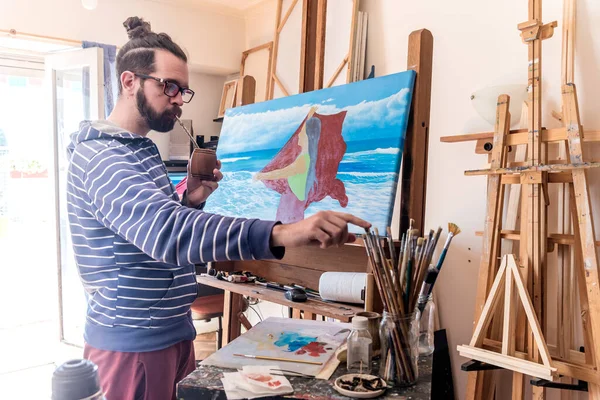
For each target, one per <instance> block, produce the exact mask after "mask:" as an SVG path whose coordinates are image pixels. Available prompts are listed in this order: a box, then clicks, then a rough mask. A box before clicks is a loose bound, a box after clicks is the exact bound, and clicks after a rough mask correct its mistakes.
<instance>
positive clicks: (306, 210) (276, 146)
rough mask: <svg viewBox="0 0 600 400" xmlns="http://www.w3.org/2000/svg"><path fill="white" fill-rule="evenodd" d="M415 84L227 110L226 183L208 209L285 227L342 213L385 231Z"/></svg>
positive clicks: (392, 78) (409, 76)
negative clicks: (326, 212)
mask: <svg viewBox="0 0 600 400" xmlns="http://www.w3.org/2000/svg"><path fill="white" fill-rule="evenodd" d="M413 82H414V73H413V72H412V71H408V72H403V73H399V74H394V75H388V76H385V77H381V78H375V79H369V80H366V81H361V82H357V83H352V84H348V85H343V86H338V87H334V88H330V89H324V90H319V91H315V92H310V93H305V94H300V95H295V96H290V97H285V98H281V99H277V100H272V101H268V102H263V103H257V104H253V105H249V106H244V107H238V108H233V109H230V110H228V112H227V114H226V117H225V121H224V123H223V129H222V132H221V137H220V139H219V146H218V150H217V156H218V158H219V159H220V160H221V162H222V172H223V175H224V178H223V181H222V182H221V183H220V185H219V189H218V190H217V191H216V192H215V193H213V195H212V196H211V197H210V198H209V200H208V201H207V204H206V207H205V210H206V211H208V212H211V213H217V214H222V215H228V216H237V217H246V218H261V219H268V220H275V219H279V220H283V222H293V220H294V219H295V220H297V219H298V218H299V219H302V218H306V217H308V216H310V215H312V214H315V213H316V212H318V211H320V210H334V211H341V212H348V213H351V214H354V215H357V216H358V217H361V218H363V219H366V220H368V221H369V222H371V223H372V224H373V226H374V227H377V228H379V230H380V231H385V227H386V226H389V225H390V224H391V218H392V211H393V204H394V197H395V194H396V187H397V182H398V178H399V177H398V171H399V168H400V162H401V157H402V150H403V148H404V137H405V132H406V125H407V118H408V112H409V109H410V101H411V95H412V86H413ZM317 119H318V121H317ZM314 132H316V135H317V136H314V135H313V136H311V134H313V133H314ZM303 135H304V136H303ZM314 137H316V139H314V141H313V143H314V144H315V146H313V147H312V148H311V147H310V141H311V140H313V138H314ZM303 138H304V141H302V140H303ZM307 143H308V144H307ZM303 155H304V156H305V158H303ZM273 171H275V172H273ZM269 174H271V175H269ZM261 175H262V177H261V178H262V179H257V177H258V176H261ZM298 182H300V183H299V184H298ZM339 182H341V184H342V185H340V184H339ZM286 196H287V197H286ZM284 197H285V199H282V198H284ZM290 198H291V200H290ZM284 201H288V202H289V201H291V205H289V204H288V205H287V206H285V207H284V206H283V205H282V203H283V202H284ZM292 207H295V208H296V211H293V212H290V211H289V210H290V208H292ZM298 210H300V211H298ZM294 212H295V214H294ZM299 212H300V213H301V214H300V216H299V215H298V213H299ZM302 212H303V215H302ZM285 219H291V220H289V221H286V220H285ZM351 230H352V231H354V232H360V230H359V229H358V228H354V229H351Z"/></svg>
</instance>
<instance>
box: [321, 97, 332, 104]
mask: <svg viewBox="0 0 600 400" xmlns="http://www.w3.org/2000/svg"><path fill="white" fill-rule="evenodd" d="M332 101H333V98H331V97H330V98H328V99H327V100H323V101H322V102H321V103H330V102H332Z"/></svg>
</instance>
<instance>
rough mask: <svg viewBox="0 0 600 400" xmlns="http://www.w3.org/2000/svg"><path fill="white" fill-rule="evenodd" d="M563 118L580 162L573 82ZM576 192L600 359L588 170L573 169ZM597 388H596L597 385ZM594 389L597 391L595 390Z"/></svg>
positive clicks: (599, 292) (599, 300) (599, 299)
mask: <svg viewBox="0 0 600 400" xmlns="http://www.w3.org/2000/svg"><path fill="white" fill-rule="evenodd" d="M562 95H563V104H564V109H563V118H564V122H565V126H566V127H567V136H568V147H569V155H570V161H571V162H572V163H579V162H581V160H583V150H582V148H581V130H582V129H581V124H580V118H579V105H578V102H577V90H576V88H575V85H574V84H567V85H564V86H563V88H562ZM573 191H574V198H575V205H576V212H577V214H576V217H575V218H574V219H575V220H574V221H573V224H574V225H575V224H577V225H578V229H579V235H580V244H581V251H582V253H583V259H582V261H583V262H582V266H583V268H584V271H585V274H584V275H585V285H586V288H587V298H588V304H589V317H588V318H589V328H590V329H591V334H590V335H591V338H592V339H594V340H593V341H592V343H590V344H591V348H590V349H588V351H590V352H591V353H592V354H593V356H594V360H596V362H598V360H600V288H599V287H598V279H599V271H598V255H597V253H596V242H595V237H596V236H595V229H594V221H593V218H592V210H591V203H590V194H589V186H588V181H587V176H586V172H585V170H575V171H573ZM596 389H597V388H596ZM596 389H595V390H596Z"/></svg>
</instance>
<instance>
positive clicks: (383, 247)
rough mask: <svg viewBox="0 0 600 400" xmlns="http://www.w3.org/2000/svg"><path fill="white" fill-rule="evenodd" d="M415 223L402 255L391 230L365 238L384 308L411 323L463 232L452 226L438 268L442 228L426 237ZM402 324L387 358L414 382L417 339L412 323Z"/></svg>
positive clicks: (404, 238)
mask: <svg viewBox="0 0 600 400" xmlns="http://www.w3.org/2000/svg"><path fill="white" fill-rule="evenodd" d="M413 224H414V221H413V220H411V222H410V227H409V229H408V231H407V232H406V233H405V234H404V235H402V240H401V243H400V249H399V251H398V253H397V252H396V249H395V246H394V243H393V240H392V235H391V230H390V228H389V227H388V228H387V235H386V236H380V235H379V232H378V230H377V229H375V233H374V234H373V232H371V231H370V230H367V231H366V234H365V236H364V242H365V248H366V251H367V256H368V257H369V261H370V263H371V266H372V270H373V276H374V278H375V283H376V285H377V288H378V290H379V293H380V295H381V298H382V301H383V303H384V307H385V309H386V311H387V312H389V313H391V314H392V315H394V316H396V317H397V318H400V319H404V320H407V317H408V316H410V315H412V314H413V313H414V312H415V309H416V308H417V307H419V308H421V304H420V303H419V301H420V300H422V299H423V298H425V299H427V297H428V295H429V294H430V293H431V290H432V289H433V284H434V283H435V279H436V277H437V274H438V273H439V270H440V269H441V267H442V265H443V262H444V259H445V257H446V253H447V251H448V248H449V246H450V242H451V240H452V237H454V236H456V235H457V234H458V233H459V232H460V230H459V229H458V226H456V225H455V224H452V223H450V224H448V230H449V235H448V239H447V240H446V244H445V245H444V249H443V250H442V253H441V255H440V258H439V260H438V262H437V263H436V264H435V265H436V266H435V267H434V266H433V263H432V260H433V255H434V252H435V249H436V246H437V243H438V240H439V238H440V235H441V232H442V228H438V230H437V231H436V232H434V231H433V230H431V231H429V234H428V235H427V236H426V237H419V231H418V230H417V229H413ZM423 306H424V304H423ZM398 325H399V326H398V328H399V329H396V330H395V332H394V333H393V334H392V337H391V338H390V343H392V344H393V348H391V349H390V351H391V353H390V357H386V359H387V360H393V361H394V362H393V363H395V364H396V368H397V373H402V374H403V375H404V377H405V378H406V380H408V381H410V380H411V379H410V378H411V377H412V378H414V379H416V370H415V369H416V365H414V363H412V362H411V354H410V351H408V352H407V349H410V348H411V347H412V346H411V344H410V342H411V341H412V339H413V338H412V337H411V332H410V326H409V324H402V323H400V324H398ZM392 353H393V354H392ZM384 356H385V355H384ZM392 369H393V368H392ZM384 375H388V374H387V373H386V374H384ZM384 379H386V378H384Z"/></svg>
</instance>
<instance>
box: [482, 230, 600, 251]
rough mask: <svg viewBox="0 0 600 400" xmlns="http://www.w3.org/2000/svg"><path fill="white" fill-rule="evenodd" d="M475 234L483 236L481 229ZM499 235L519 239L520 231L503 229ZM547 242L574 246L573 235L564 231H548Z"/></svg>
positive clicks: (598, 243) (508, 238)
mask: <svg viewBox="0 0 600 400" xmlns="http://www.w3.org/2000/svg"><path fill="white" fill-rule="evenodd" d="M475 236H483V231H477V232H475ZM500 237H501V238H502V239H506V240H515V241H518V240H520V239H521V232H520V231H516V230H508V229H503V230H502V231H500ZM548 244H557V245H561V246H574V245H575V240H574V235H569V234H566V233H550V234H549V235H548ZM596 247H600V241H599V240H597V241H596Z"/></svg>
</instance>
